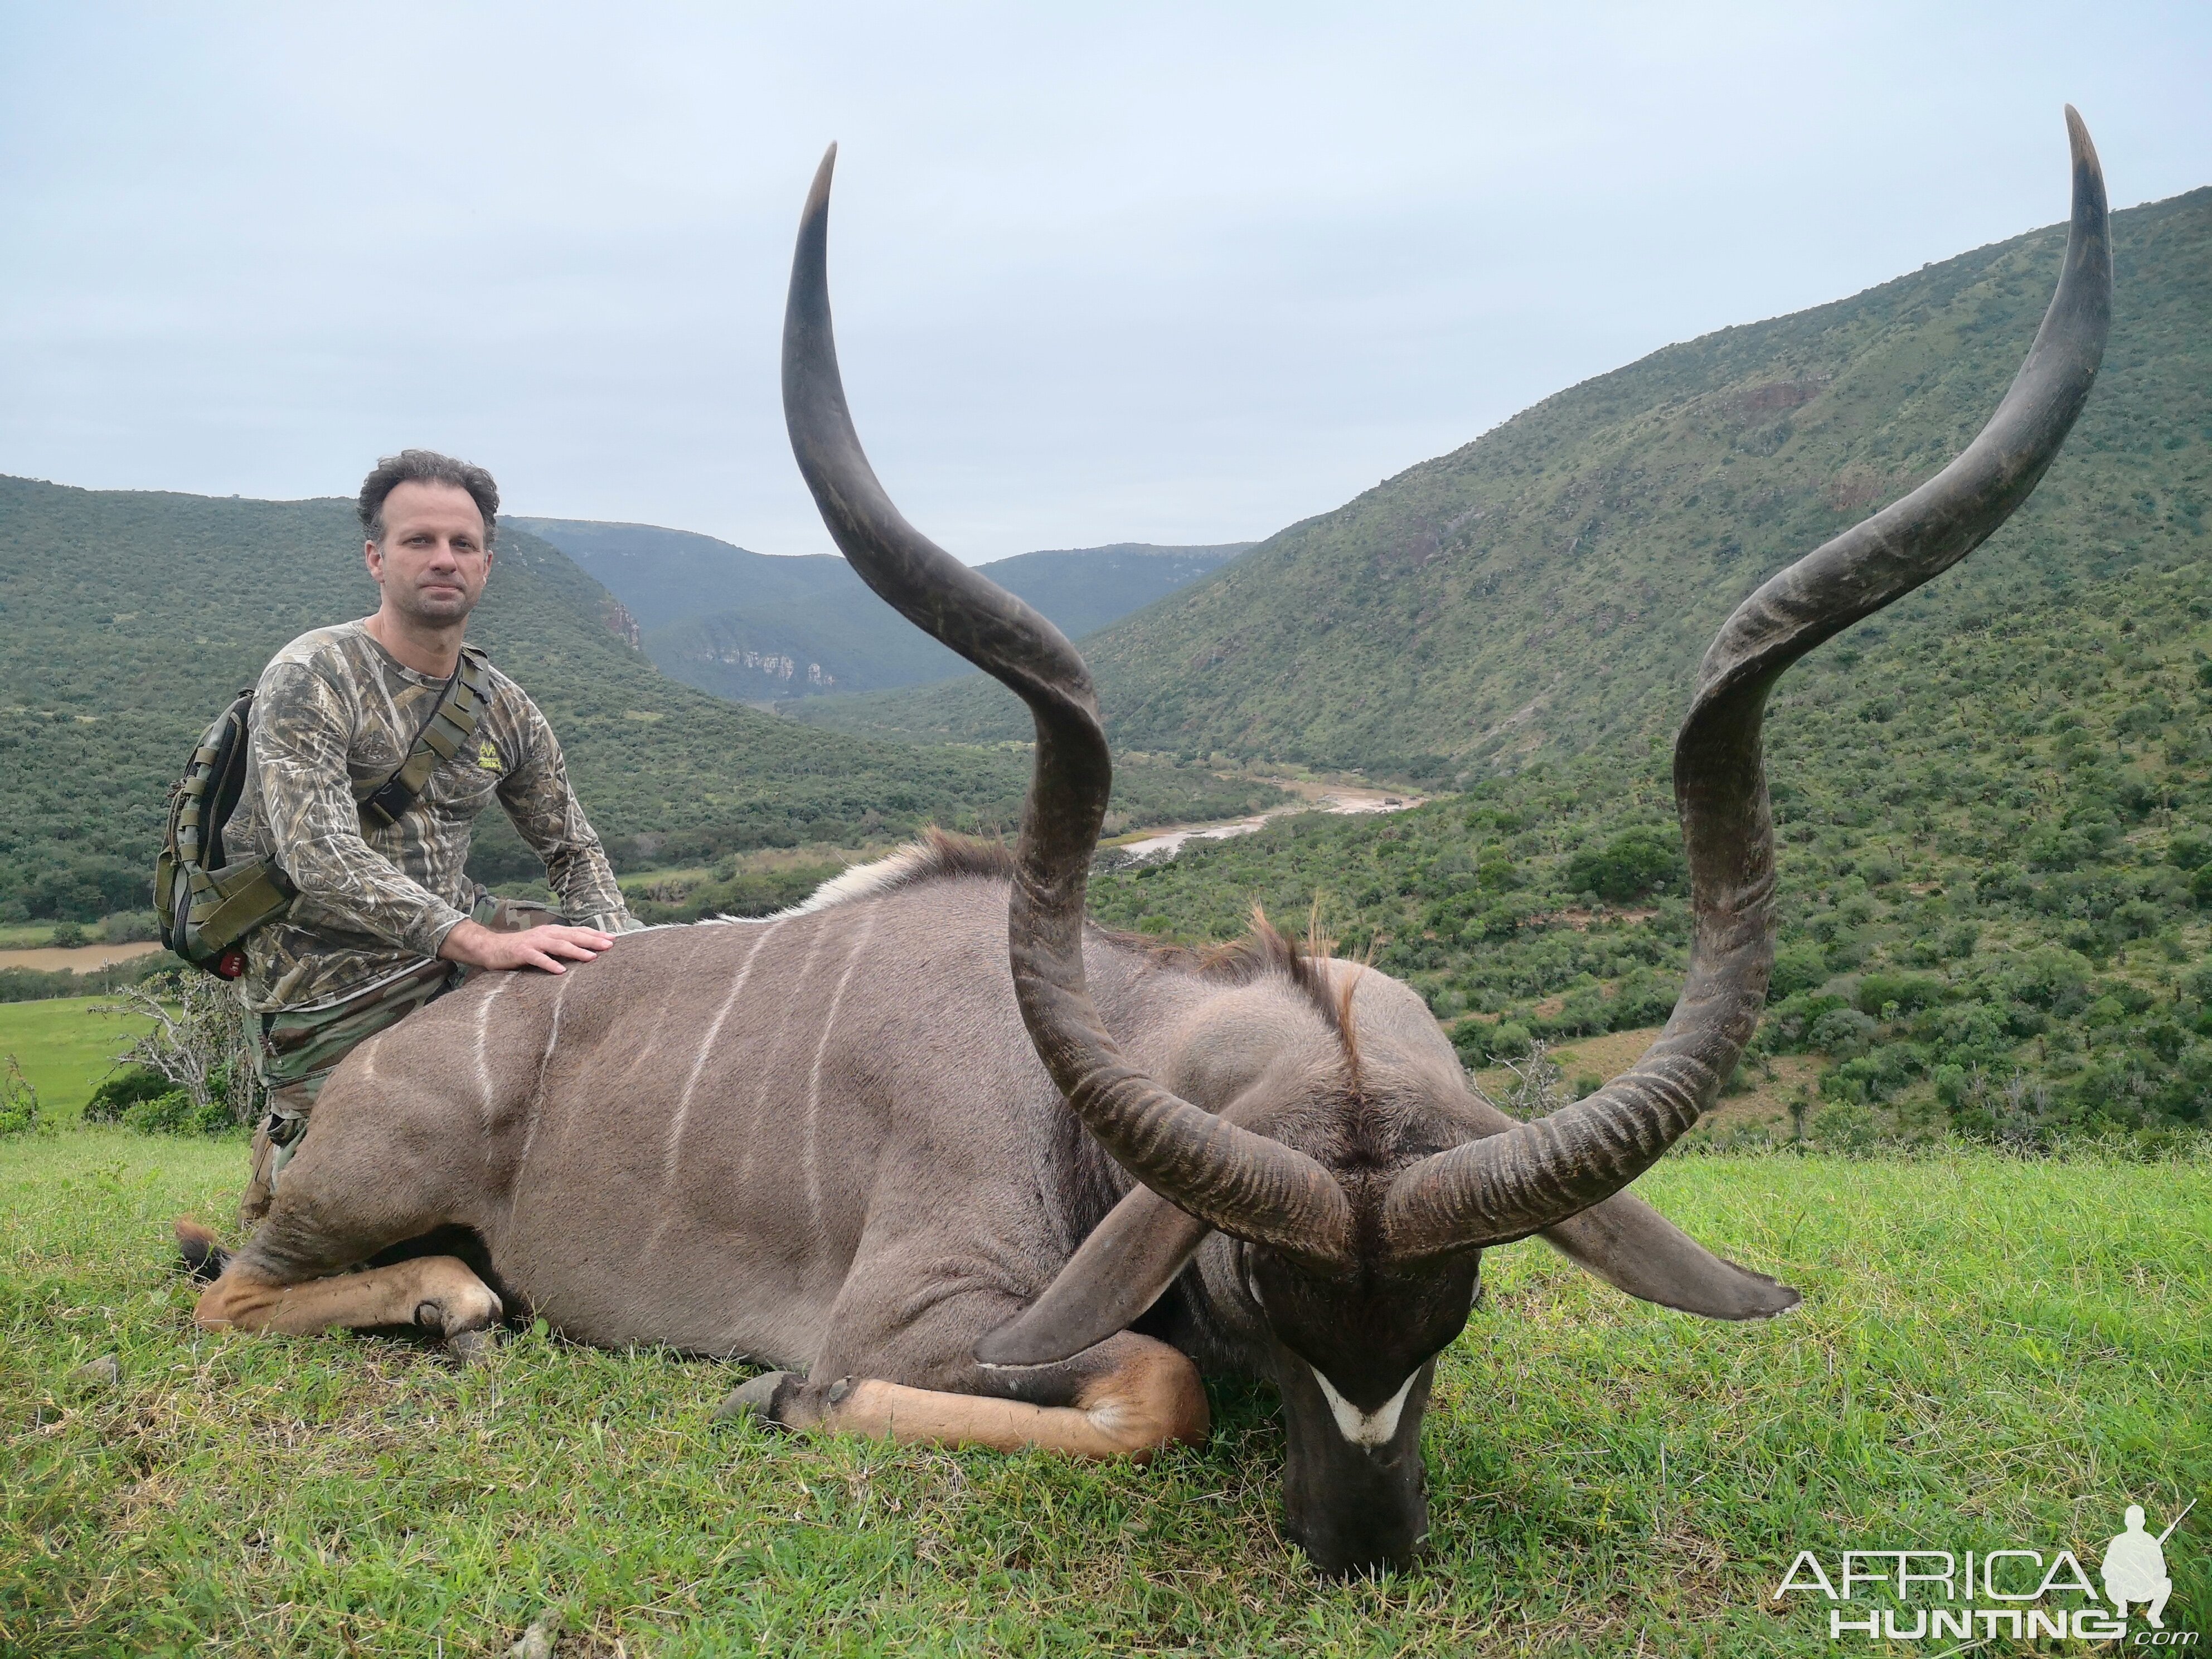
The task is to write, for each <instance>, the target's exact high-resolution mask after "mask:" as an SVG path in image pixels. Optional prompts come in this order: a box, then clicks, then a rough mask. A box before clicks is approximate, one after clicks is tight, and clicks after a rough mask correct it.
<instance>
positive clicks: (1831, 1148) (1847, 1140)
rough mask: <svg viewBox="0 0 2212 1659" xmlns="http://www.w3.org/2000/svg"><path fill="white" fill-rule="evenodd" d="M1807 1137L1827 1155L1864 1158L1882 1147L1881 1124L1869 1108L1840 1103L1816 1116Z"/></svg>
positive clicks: (1856, 1104) (1827, 1107)
mask: <svg viewBox="0 0 2212 1659" xmlns="http://www.w3.org/2000/svg"><path fill="white" fill-rule="evenodd" d="M1807 1133H1808V1138H1809V1139H1811V1141H1812V1143H1813V1144H1814V1146H1817V1147H1819V1148H1820V1150H1821V1151H1822V1152H1840V1153H1842V1154H1844V1156H1845V1157H1847V1158H1863V1157H1864V1156H1865V1155H1866V1154H1867V1153H1869V1152H1873V1151H1874V1150H1875V1148H1876V1147H1877V1146H1881V1121H1880V1120H1879V1119H1877V1118H1876V1117H1875V1115H1874V1112H1873V1109H1871V1108H1869V1107H1866V1106H1863V1105H1860V1104H1859V1103H1857V1102H1855V1101H1838V1102H1837V1103H1835V1104H1834V1105H1832V1106H1823V1107H1822V1108H1821V1109H1820V1110H1819V1111H1818V1112H1816V1113H1814V1115H1813V1122H1812V1125H1811V1127H1810V1128H1809V1129H1808V1132H1807Z"/></svg>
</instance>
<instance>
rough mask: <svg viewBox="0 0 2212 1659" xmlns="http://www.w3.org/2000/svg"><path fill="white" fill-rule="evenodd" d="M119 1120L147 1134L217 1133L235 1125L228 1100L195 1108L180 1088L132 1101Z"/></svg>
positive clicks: (125, 1125)
mask: <svg viewBox="0 0 2212 1659" xmlns="http://www.w3.org/2000/svg"><path fill="white" fill-rule="evenodd" d="M122 1122H123V1127H125V1128H126V1129H136V1130H137V1131H138V1133H141V1134H149V1135H219V1134H225V1133H228V1132H229V1131H231V1130H233V1129H235V1128H236V1127H238V1121H237V1120H236V1119H235V1118H234V1117H232V1116H231V1115H230V1107H229V1105H228V1103H225V1102H224V1101H222V1099H220V1098H217V1099H215V1100H210V1102H208V1103H207V1104H206V1105H204V1106H197V1107H196V1106H194V1105H193V1104H192V1097H191V1096H190V1095H188V1094H186V1093H185V1091H183V1090H182V1089H172V1090H170V1091H168V1092H167V1093H166V1094H159V1095H154V1096H150V1097H148V1098H146V1099H143V1100H139V1101H135V1102H133V1103H131V1105H129V1106H127V1107H125V1109H124V1110H123V1117H122Z"/></svg>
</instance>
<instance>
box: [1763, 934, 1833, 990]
mask: <svg viewBox="0 0 2212 1659" xmlns="http://www.w3.org/2000/svg"><path fill="white" fill-rule="evenodd" d="M1827 981H1828V965H1827V963H1826V959H1825V958H1823V957H1822V956H1821V954H1820V951H1817V950H1815V949H1814V947H1813V946H1811V945H1791V946H1790V948H1789V949H1788V950H1785V951H1777V952H1776V953H1775V957H1774V972H1773V973H1772V974H1771V975H1770V976H1769V977H1768V979H1767V981H1766V1000H1768V1001H1769V1002H1779V1001H1781V1000H1783V999H1784V997H1794V996H1796V995H1797V994H1799V993H1800V992H1802V991H1817V990H1818V989H1820V987H1821V986H1823V985H1825V984H1826V983H1827Z"/></svg>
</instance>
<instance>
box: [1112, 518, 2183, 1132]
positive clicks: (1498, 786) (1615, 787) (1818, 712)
mask: <svg viewBox="0 0 2212 1659" xmlns="http://www.w3.org/2000/svg"><path fill="white" fill-rule="evenodd" d="M2188 550H2189V551H2191V552H2192V553H2196V552H2198V551H2199V550H2202V551H2203V554H2204V555H2205V557H2203V558H2200V559H2198V560H2197V561H2196V562H2189V563H2185V564H2176V565H2174V566H2172V568H2166V569H2160V568H2157V567H2155V566H2152V565H2144V566H2141V567H2138V568H2135V569H2133V570H2131V571H2129V572H2127V573H2125V574H2119V575H2115V576H2113V577H2111V578H2109V579H2108V580H2106V581H2105V582H2104V583H2102V584H2100V585H2099V586H2097V587H2096V588H2094V589H2088V588H2087V587H2085V588H2084V589H2083V590H2082V591H2081V592H2080V593H2079V594H2078V595H2077V598H2076V601H2075V603H2074V604H2073V605H2069V607H2067V608H2066V609H2065V610H2063V611H2056V612H2054V611H2048V610H2045V611H2034V612H2030V613H2027V614H2024V615H2023V614H2015V615H2012V616H2001V615H2000V616H1992V617H1989V618H1987V619H1985V620H1984V622H1983V623H1981V624H1980V625H1979V626H1978V627H1976V628H1974V629H1971V630H1969V631H1965V632H1962V633H1961V634H1960V635H1958V636H1956V637H1954V639H1953V640H1952V641H1950V643H1949V646H1948V648H1947V649H1946V650H1944V651H1942V653H1930V652H1929V651H1927V650H1926V649H1925V648H1924V644H1923V641H1924V638H1925V636H1924V635H1923V633H1922V632H1921V631H1920V630H1919V629H1916V628H1905V627H1899V628H1895V629H1885V628H1884V627H1883V626H1882V625H1881V624H1880V623H1876V624H1875V625H1874V626H1873V627H1869V628H1862V629H1859V630H1857V633H1856V634H1854V635H1849V636H1846V638H1845V639H1844V640H1843V641H1838V643H1836V644H1833V645H1831V646H1829V647H1826V648H1825V649H1824V650H1822V651H1821V652H1820V653H1815V655H1814V657H1812V658H1811V659H1808V661H1807V662H1806V663H1805V664H1803V665H1801V666H1800V667H1799V668H1797V669H1796V670H1794V671H1792V672H1791V674H1790V677H1789V678H1785V679H1784V681H1783V683H1782V685H1781V688H1780V690H1779V691H1778V694H1777V696H1776V697H1775V700H1774V703H1773V706H1772V709H1771V714H1770V715H1769V718H1768V725H1767V732H1768V751H1769V766H1770V770H1771V775H1772V778H1773V780H1774V784H1773V789H1774V795H1775V801H1776V818H1777V822H1778V836H1779V840H1780V850H1779V854H1778V857H1779V865H1780V873H1781V906H1782V931H1781V939H1780V950H1779V955H1778V962H1777V967H1776V973H1775V978H1774V984H1773V992H1772V995H1771V1006H1770V1007H1769V1010H1768V1013H1767V1018H1766V1019H1765V1023H1764V1024H1763V1025H1762V1027H1761V1030H1760V1032H1759V1037H1758V1038H1757V1051H1758V1052H1761V1053H1773V1052H1777V1051H1800V1052H1802V1051H1808V1050H1809V1051H1813V1052H1815V1053H1818V1054H1821V1055H1823V1056H1824V1057H1825V1058H1826V1059H1827V1060H1831V1061H1832V1062H1833V1064H1832V1066H1831V1067H1830V1068H1829V1069H1827V1070H1826V1072H1825V1073H1823V1074H1822V1076H1821V1079H1820V1100H1821V1102H1824V1103H1827V1104H1829V1105H1832V1106H1836V1107H1838V1108H1839V1109H1847V1110H1855V1111H1857V1112H1859V1113H1869V1112H1875V1111H1877V1110H1878V1112H1879V1115H1880V1121H1881V1122H1882V1123H1883V1124H1884V1125H1885V1126H1886V1127H1889V1128H1891V1129H1893V1130H1899V1131H1902V1132H1905V1133H1908V1134H1910V1133H1933V1132H1934V1131H1935V1130H1936V1129H1938V1128H1940V1127H1945V1126H1947V1125H1948V1126H1949V1127H1954V1128H1955V1129H1957V1130H1959V1131H1961V1132H1963V1133H1969V1134H1972V1135H1978V1136H1983V1137H1997V1138H2002V1139H2008V1140H2011V1141H2016V1142H2018V1141H2027V1142H2035V1141H2047V1140H2049V1139H2052V1138H2053V1137H2055V1136H2057V1135H2060V1134H2062V1133H2083V1132H2090V1131H2093V1130H2095V1129H2097V1128H2099V1127H2115V1128H2123V1129H2130V1130H2134V1129H2155V1128H2157V1127H2159V1126H2161V1125H2168V1126H2170V1125H2179V1124H2198V1125H2207V1124H2212V1115H2208V1108H2212V959H2208V952H2212V927H2208V924H2212V778H2208V774H2207V765H2206V763H2207V760H2208V758H2212V732H2208V721H2209V720H2212V620H2208V618H2212V548H2207V547H2205V546H2204V544H2202V543H2197V542H2193V541H2192V542H2191V543H2190V544H2188ZM2085 601H2086V602H2085ZM1667 766H1668V750H1667V748H1666V747H1665V746H1664V745H1662V744H1660V743H1658V742H1657V741H1656V740H1650V739H1637V740H1632V741H1622V742H1615V743H1613V744H1604V745H1601V746H1599V747H1598V748H1596V749H1594V750H1590V751H1589V752H1587V753H1585V754H1583V756H1581V757H1577V758H1575V759H1573V760H1571V761H1565V762H1556V761H1539V762H1537V763H1534V764H1532V765H1530V766H1528V767H1527V768H1525V769H1522V771H1520V772H1518V773H1516V774H1513V775H1508V776H1504V777H1498V778H1492V779H1490V780H1486V781H1484V782H1482V783H1481V784H1480V785H1478V786H1476V787H1475V788H1474V790H1473V791H1472V792H1471V793H1466V794H1463V795H1453V796H1449V797H1446V798H1443V799H1439V800H1437V801H1436V802H1434V803H1433V804H1431V805H1428V806H1425V807H1422V808H1420V809H1418V810H1417V811H1412V812H1407V813H1405V814H1401V815H1400V816H1397V817H1389V818H1385V819H1380V820H1376V819H1358V818H1341V817H1322V816H1318V815H1308V816H1301V817H1295V818H1289V819H1282V820H1278V821H1277V822H1276V823H1273V824H1271V825H1270V826H1269V827H1268V828H1267V829H1263V830H1261V832H1259V833H1258V834H1255V835H1253V836H1248V837H1244V838H1242V839H1239V840H1235V841H1227V842H1192V843H1189V844H1188V846H1187V847H1186V848H1185V850H1184V851H1183V853H1182V856H1181V857H1180V858H1178V859H1177V860H1176V861H1175V862H1174V863H1172V864H1168V865H1164V866H1157V867H1146V868H1139V869H1135V870H1126V869H1123V870H1113V871H1109V872H1107V873H1105V874H1103V875H1102V876H1101V878H1099V879H1098V880H1097V881H1096V882H1095V883H1094V884H1093V887H1092V890H1091V905H1092V908H1093V910H1094V911H1095V912H1096V913H1097V915H1099V916H1101V917H1102V918H1103V919H1104V920H1106V921H1110V922H1114V923H1115V924H1118V925H1121V926H1126V927H1139V928H1143V929H1146V930H1148V931H1152V932H1158V933H1176V934H1180V935H1183V936H1188V937H1192V938H1199V937H1221V936H1225V935H1228V934H1231V933H1235V932H1236V931H1237V929H1239V928H1240V927H1242V926H1243V920H1244V914H1245V911H1246V909H1247V908H1248V906H1249V903H1250V902H1251V901H1252V899H1253V898H1255V897H1257V898H1259V899H1261V900H1262V901H1263V902H1265V903H1266V904H1267V907H1268V908H1269V909H1270V911H1271V912H1273V914H1275V915H1278V916H1279V917H1281V918H1283V919H1284V920H1285V921H1295V920H1297V919H1300V918H1303V917H1304V915H1305V914H1306V912H1307V909H1308V907H1309V905H1310V903H1311V902H1312V901H1313V899H1314V898H1315V896H1316V895H1318V896H1320V897H1321V898H1322V907H1323V917H1324V921H1325V922H1326V924H1327V926H1328V929H1329V930H1330V931H1332V932H1334V933H1336V934H1337V935H1338V936H1339V938H1340V940H1341V941H1342V943H1341V946H1340V948H1342V949H1344V950H1345V951H1349V952H1351V953H1352V954H1355V955H1356V954H1359V953H1362V952H1364V951H1367V950H1369V949H1370V948H1371V949H1372V950H1373V951H1374V952H1375V962H1376V966H1378V967H1380V968H1382V969H1385V970H1387V971H1389V972H1390V973H1393V974H1395V975H1400V976H1401V977H1403V978H1406V979H1407V980H1408V981H1411V982H1412V983H1413V984H1414V985H1415V986H1416V987H1419V988H1420V989H1421V990H1422V992H1423V993H1424V994H1425V995H1426V996H1427V997H1428V999H1429V1000H1430V1002H1431V1006H1433V1007H1434V1008H1435V1009H1436V1011H1437V1013H1438V1014H1439V1015H1440V1016H1442V1017H1443V1018H1445V1019H1446V1020H1447V1022H1448V1023H1449V1024H1451V1025H1452V1027H1453V1030H1454V1032H1455V1039H1456V1040H1457V1041H1458V1042H1459V1044H1460V1046H1461V1047H1462V1050H1463V1051H1464V1052H1465V1053H1466V1054H1468V1058H1469V1059H1470V1060H1474V1061H1476V1062H1478V1063H1480V1061H1481V1060H1485V1059H1486V1058H1488V1057H1489V1056H1491V1055H1492V1054H1497V1053H1500V1052H1504V1053H1508V1054H1510V1053H1514V1052H1517V1051H1518V1050H1519V1049H1520V1048H1523V1047H1525V1046H1526V1043H1527V1042H1528V1039H1529V1038H1530V1037H1531V1036H1544V1037H1547V1038H1551V1039H1553V1040H1558V1039H1561V1038H1564V1037H1571V1036H1578V1035H1586V1034H1589V1033H1591V1032H1595V1031H1604V1030H1631V1029H1639V1028H1643V1027H1646V1026H1651V1025H1656V1024H1660V1023H1661V1022H1662V1021H1663V1020H1664V1019H1665V1018H1666V1016H1667V1013H1668V1010H1669V1009H1670V1008H1671V1007H1672V1006H1673V1003H1674V994H1675V991H1676V989H1677V987H1679V985H1680V974H1681V969H1682V966H1683V963H1684V962H1685V960H1686V954H1687V948H1688V937H1689V933H1688V929H1689V913H1688V905H1687V902H1686V899H1685V897H1684V895H1683V891H1682V874H1681V865H1680V850H1679V849H1680V837H1679V835H1678V833H1677V831H1676V830H1675V829H1674V824H1673V822H1672V811H1671V806H1670V804H1669V803H1670V801H1671V793H1670V788H1669V785H1668V775H1667Z"/></svg>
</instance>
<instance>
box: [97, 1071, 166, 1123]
mask: <svg viewBox="0 0 2212 1659" xmlns="http://www.w3.org/2000/svg"><path fill="white" fill-rule="evenodd" d="M176 1086H177V1085H175V1084H173V1083H172V1082H170V1081H169V1079H167V1078H165V1077H163V1076H162V1075H161V1073H159V1072H157V1071H155V1070H154V1069H153V1067H151V1066H125V1068H124V1069H123V1070H122V1071H119V1072H117V1073H112V1075H111V1076H109V1077H108V1078H107V1079H106V1080H105V1081H104V1082H102V1083H101V1084H100V1087H98V1088H97V1089H94V1091H92V1098H91V1099H90V1100H88V1101H87V1102H85V1103H84V1121H86V1122H87V1123H120V1122H122V1121H123V1115H124V1114H125V1112H127V1111H129V1110H130V1109H131V1108H132V1107H133V1106H136V1105H137V1104H138V1103H139V1102H140V1101H142V1100H151V1099H153V1098H154V1097H156V1096H157V1095H166V1094H167V1093H168V1092H169V1091H171V1090H173V1089H174V1088H175V1087H176Z"/></svg>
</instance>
